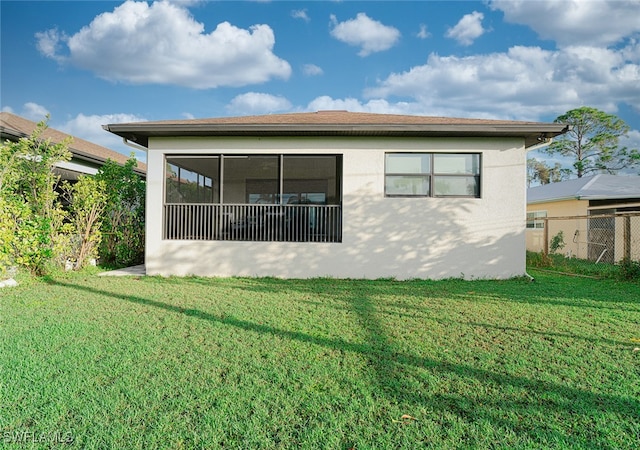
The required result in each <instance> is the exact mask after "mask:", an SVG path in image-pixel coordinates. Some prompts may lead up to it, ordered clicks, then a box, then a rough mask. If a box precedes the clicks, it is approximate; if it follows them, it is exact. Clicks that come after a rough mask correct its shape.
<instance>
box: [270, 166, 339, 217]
mask: <svg viewBox="0 0 640 450" xmlns="http://www.w3.org/2000/svg"><path fill="white" fill-rule="evenodd" d="M282 164H283V167H282V171H283V177H284V179H283V183H282V184H283V190H284V191H283V196H282V203H283V204H311V203H313V204H329V205H338V204H340V178H339V175H338V171H339V157H338V156H335V155H327V156H297V155H284V156H283V162H282Z"/></svg>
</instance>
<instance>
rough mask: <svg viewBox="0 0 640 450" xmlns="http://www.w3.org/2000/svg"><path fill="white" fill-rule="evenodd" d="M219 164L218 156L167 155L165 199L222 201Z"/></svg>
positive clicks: (179, 201) (201, 201) (188, 201)
mask: <svg viewBox="0 0 640 450" xmlns="http://www.w3.org/2000/svg"><path fill="white" fill-rule="evenodd" d="M219 168H220V158H219V157H217V156H167V159H166V169H165V202H166V203H217V202H219V201H220V190H219V182H218V180H219Z"/></svg>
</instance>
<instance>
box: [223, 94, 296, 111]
mask: <svg viewBox="0 0 640 450" xmlns="http://www.w3.org/2000/svg"><path fill="white" fill-rule="evenodd" d="M288 109H291V102H289V100H287V99H286V98H284V97H281V96H276V95H271V94H263V93H260V92H247V93H246V94H241V95H238V96H236V97H234V98H233V100H231V102H230V103H229V105H227V111H229V112H231V113H233V114H240V115H245V114H249V115H253V114H269V113H273V112H276V111H286V110H288Z"/></svg>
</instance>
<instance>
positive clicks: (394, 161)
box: [385, 153, 431, 174]
mask: <svg viewBox="0 0 640 450" xmlns="http://www.w3.org/2000/svg"><path fill="white" fill-rule="evenodd" d="M386 159H387V161H386V169H385V170H386V173H388V174H393V173H429V172H430V171H431V155H430V154H429V153H387V155H386Z"/></svg>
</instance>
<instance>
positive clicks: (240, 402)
mask: <svg viewBox="0 0 640 450" xmlns="http://www.w3.org/2000/svg"><path fill="white" fill-rule="evenodd" d="M531 273H532V274H533V275H534V276H535V277H536V281H535V282H533V283H531V282H529V281H527V280H523V279H516V280H508V281H472V282H470V281H461V280H446V281H408V282H396V281H393V280H376V281H354V280H331V279H314V280H307V281H301V280H289V281H284V280H278V279H268V278H265V279H243V278H237V279H206V278H155V277H143V278H102V277H96V276H95V275H90V274H89V275H88V274H73V275H60V276H56V277H52V278H48V279H41V280H33V279H27V280H23V281H24V282H23V284H22V285H21V286H19V287H17V288H13V289H5V290H2V291H0V408H1V409H0V431H1V432H2V433H3V441H0V447H2V445H4V446H5V447H11V443H19V444H22V445H23V447H20V446H18V447H17V448H51V447H60V446H63V447H64V448H82V449H111V448H113V449H121V448H128V449H154V448H171V449H180V448H221V447H223V448H331V449H335V448H338V449H340V448H344V449H348V448H356V449H366V448H411V449H413V448H420V447H431V448H531V449H533V448H535V449H538V448H594V449H595V448H597V449H620V448H637V447H636V445H637V442H638V439H639V438H640V384H638V380H639V379H640V370H639V367H640V364H639V363H640V352H638V351H634V348H635V347H640V327H639V326H638V324H639V323H640V285H639V284H638V283H628V282H621V281H614V280H591V279H584V278H572V277H561V276H558V275H553V274H548V273H544V272H535V271H532V272H531ZM61 442H64V444H63V443H61ZM11 448H13V447H11Z"/></svg>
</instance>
